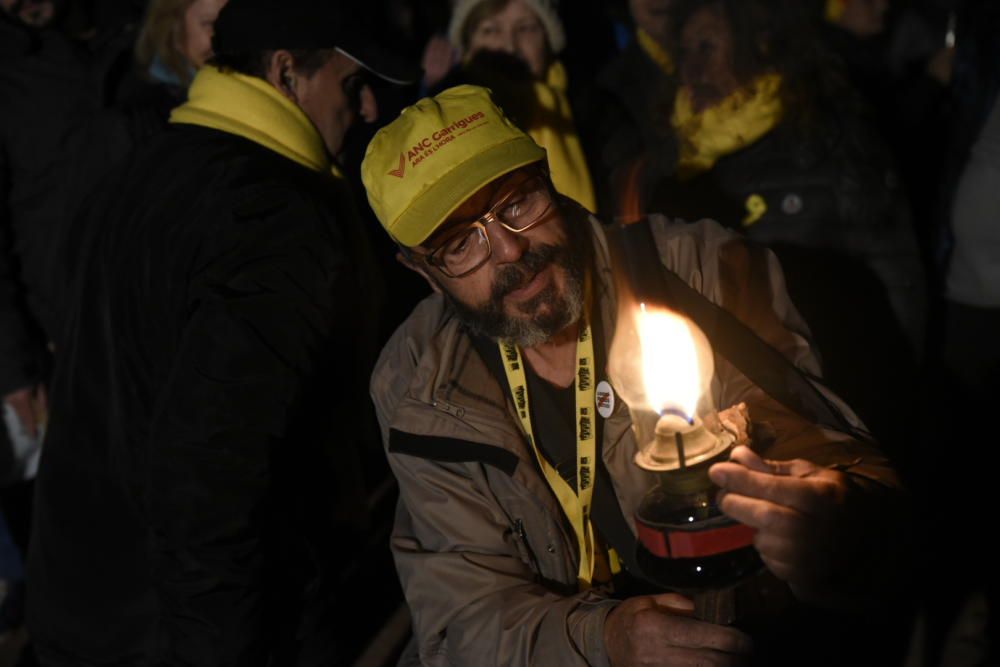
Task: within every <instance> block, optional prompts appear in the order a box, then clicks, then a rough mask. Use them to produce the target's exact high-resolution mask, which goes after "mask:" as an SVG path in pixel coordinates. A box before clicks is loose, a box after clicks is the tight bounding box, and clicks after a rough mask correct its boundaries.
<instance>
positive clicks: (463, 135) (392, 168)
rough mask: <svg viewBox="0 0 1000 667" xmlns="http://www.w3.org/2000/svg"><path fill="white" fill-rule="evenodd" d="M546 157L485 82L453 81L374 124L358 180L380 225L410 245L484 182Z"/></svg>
mask: <svg viewBox="0 0 1000 667" xmlns="http://www.w3.org/2000/svg"><path fill="white" fill-rule="evenodd" d="M544 159H545V150H544V149H542V148H541V147H539V146H538V144H536V143H535V142H534V141H533V140H532V139H531V137H529V136H528V135H526V134H525V133H524V132H522V131H521V130H519V129H517V128H516V127H515V126H514V124H513V123H511V122H510V121H509V120H507V119H506V118H505V117H504V115H503V113H502V112H501V111H500V109H498V108H497V106H496V105H495V104H494V103H493V100H491V99H490V93H489V91H488V90H487V89H486V88H480V87H478V86H456V87H455V88H449V89H448V90H446V91H444V92H443V93H441V94H440V95H437V96H436V97H433V98H424V99H422V100H420V101H419V102H417V103H416V104H414V105H413V106H411V107H407V108H405V109H403V111H402V113H401V114H400V115H399V118H397V119H396V120H394V121H393V122H391V123H389V124H388V125H386V126H385V127H383V128H382V129H381V130H379V131H378V133H376V135H375V138H374V139H372V141H371V143H370V144H368V150H367V151H365V159H364V161H363V162H362V163H361V180H362V181H363V182H364V184H365V190H366V191H367V193H368V202H369V203H370V204H371V207H372V210H374V211H375V215H376V216H377V217H378V219H379V222H381V223H382V226H383V227H385V230H386V231H387V232H389V235H390V236H391V237H392V238H393V239H394V240H395V241H396V242H397V243H399V244H401V245H404V246H407V247H413V246H417V245H420V244H421V243H423V242H424V241H425V240H426V239H427V237H429V236H430V235H431V233H433V232H434V230H435V229H437V227H438V226H439V225H440V224H441V223H442V222H444V221H445V220H446V219H447V218H448V216H449V215H451V213H452V212H453V211H454V210H455V209H457V208H458V207H459V206H460V205H461V204H462V203H463V202H464V201H465V200H467V199H468V198H469V197H471V196H472V195H474V194H475V193H476V192H477V191H478V190H479V189H480V188H482V187H483V186H484V185H486V184H487V183H490V182H491V181H493V180H495V179H496V178H499V177H500V176H503V175H504V174H507V173H509V172H511V171H513V170H515V169H517V168H518V167H523V166H525V165H527V164H531V163H533V162H539V161H540V160H544Z"/></svg>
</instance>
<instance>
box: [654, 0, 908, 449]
mask: <svg viewBox="0 0 1000 667" xmlns="http://www.w3.org/2000/svg"><path fill="white" fill-rule="evenodd" d="M674 19H675V22H674V25H675V29H676V31H677V38H676V41H675V43H676V45H677V54H678V57H677V60H678V72H679V75H680V80H681V81H680V88H679V92H678V95H677V99H676V103H675V107H674V112H673V116H672V119H671V124H672V125H673V126H674V129H675V132H676V134H677V140H678V146H679V158H678V163H677V169H676V171H675V173H674V175H673V176H672V177H671V178H669V179H667V180H665V181H664V182H661V183H660V185H659V186H658V187H657V190H656V193H655V198H654V203H653V204H652V205H651V207H650V208H649V210H655V211H660V210H662V211H665V212H667V213H668V214H670V215H673V216H676V217H680V218H683V219H686V220H692V221H693V220H698V219H700V218H702V217H712V218H715V219H717V220H719V221H720V222H723V223H724V224H726V225H727V226H730V227H732V228H735V229H739V230H741V231H742V232H743V233H744V234H745V235H746V236H747V237H748V238H749V239H750V240H752V241H754V242H757V243H760V244H764V245H767V246H768V247H769V248H771V249H772V250H774V251H775V253H776V254H777V256H778V258H779V259H780V260H781V263H782V266H783V268H784V270H785V275H786V277H787V281H788V288H789V292H790V294H791V297H792V300H793V301H794V302H795V305H796V307H798V308H799V310H800V312H801V313H802V315H803V317H804V318H805V320H806V322H807V323H808V324H809V326H810V329H811V330H812V333H813V335H814V336H815V340H816V343H817V347H818V348H819V350H820V353H821V354H822V356H823V362H824V363H823V369H824V377H825V378H826V380H827V381H828V382H829V384H830V385H831V387H833V388H834V389H835V391H838V392H839V393H841V394H842V395H844V396H846V397H847V399H848V400H850V401H851V402H852V404H853V405H855V406H856V407H857V409H858V412H859V413H860V415H861V417H862V418H863V419H865V421H866V423H867V424H868V425H869V427H870V428H872V430H873V432H875V434H876V435H877V436H879V437H880V438H881V439H882V441H883V442H884V443H885V444H886V446H887V448H889V449H890V450H891V451H892V452H893V454H895V455H897V456H899V455H903V448H904V447H906V446H907V445H906V443H907V437H908V428H909V426H908V425H909V424H910V423H912V420H910V419H908V418H907V410H908V409H909V403H908V400H909V399H910V397H911V396H912V394H910V392H913V391H915V386H916V384H915V381H914V380H915V376H916V373H917V367H918V363H919V361H920V360H921V359H922V354H923V338H924V326H925V322H924V319H925V313H924V310H925V301H926V296H925V293H924V274H923V267H922V264H921V259H920V253H919V250H918V245H917V241H916V236H915V233H914V230H913V228H912V224H911V219H910V213H909V207H908V205H907V202H906V200H905V196H904V193H903V189H902V186H901V183H900V181H899V178H898V176H897V172H896V170H895V168H894V164H893V161H892V159H891V156H890V155H889V152H888V149H887V148H886V147H885V144H884V142H883V141H882V140H881V138H880V137H879V136H878V134H877V133H876V132H875V131H874V130H873V128H872V127H871V126H869V125H868V124H866V123H865V121H864V118H863V116H862V114H861V113H860V112H859V111H858V109H859V105H858V104H857V103H856V102H855V97H854V95H853V93H852V91H851V89H850V88H849V87H848V86H847V85H846V83H845V82H844V81H843V79H842V77H840V76H838V70H837V69H836V67H835V61H834V60H832V56H831V55H830V54H829V52H828V51H826V50H825V48H824V47H823V44H822V41H821V40H818V39H816V38H815V36H814V32H813V31H812V26H813V24H812V23H811V21H810V16H809V14H808V12H807V11H806V9H805V8H798V9H796V8H793V7H789V6H788V5H786V4H784V3H781V2H776V1H774V0H748V1H744V0H738V1H733V0H676V2H675V4H674ZM910 453H911V452H906V454H910ZM901 464H902V463H901Z"/></svg>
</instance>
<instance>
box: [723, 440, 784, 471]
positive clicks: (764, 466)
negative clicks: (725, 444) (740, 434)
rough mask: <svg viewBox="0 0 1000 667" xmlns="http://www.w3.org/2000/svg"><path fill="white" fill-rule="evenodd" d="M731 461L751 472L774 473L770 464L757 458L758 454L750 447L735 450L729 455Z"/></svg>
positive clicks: (742, 446)
mask: <svg viewBox="0 0 1000 667" xmlns="http://www.w3.org/2000/svg"><path fill="white" fill-rule="evenodd" d="M729 460H730V461H735V462H736V463H739V464H741V465H743V466H746V467H747V468H750V470H756V471H757V472H774V469H773V468H772V467H771V466H770V465H769V464H768V462H767V461H765V460H764V459H762V458H760V457H759V456H757V452H755V451H753V450H752V449H750V448H749V447H746V446H744V445H740V446H739V447H736V448H735V449H733V451H732V453H731V454H730V455H729Z"/></svg>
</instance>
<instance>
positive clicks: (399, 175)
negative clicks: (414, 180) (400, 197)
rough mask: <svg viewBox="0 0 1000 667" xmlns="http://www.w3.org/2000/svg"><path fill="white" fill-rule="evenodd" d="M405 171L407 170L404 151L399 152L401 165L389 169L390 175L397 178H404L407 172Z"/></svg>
mask: <svg viewBox="0 0 1000 667" xmlns="http://www.w3.org/2000/svg"><path fill="white" fill-rule="evenodd" d="M405 171H406V155H404V154H403V153H400V154H399V166H398V167H396V168H395V169H390V170H389V175H390V176H395V177H396V178H402V177H403V172H405Z"/></svg>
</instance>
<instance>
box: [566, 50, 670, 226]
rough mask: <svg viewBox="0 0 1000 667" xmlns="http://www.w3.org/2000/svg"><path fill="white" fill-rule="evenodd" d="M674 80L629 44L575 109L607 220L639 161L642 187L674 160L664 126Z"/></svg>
mask: <svg viewBox="0 0 1000 667" xmlns="http://www.w3.org/2000/svg"><path fill="white" fill-rule="evenodd" d="M676 86H677V84H676V80H675V79H674V77H671V76H667V75H666V74H665V73H664V72H663V70H662V69H660V67H659V66H658V65H657V64H656V63H654V62H653V61H652V60H651V59H650V58H649V56H647V55H646V53H645V52H644V51H643V50H642V48H641V47H640V46H639V44H638V42H637V41H636V40H634V39H633V40H632V41H631V42H630V43H629V45H628V46H627V47H625V50H624V51H622V52H621V53H620V54H619V55H618V56H617V57H616V58H615V59H614V60H612V61H611V62H610V63H608V64H607V66H605V67H604V69H602V70H601V72H600V73H599V74H598V75H597V78H596V80H595V82H594V83H593V84H592V85H591V86H590V88H589V89H588V91H587V92H586V94H585V95H584V99H583V101H581V103H579V104H578V105H577V109H579V112H578V113H577V125H578V126H579V128H580V139H581V140H582V141H583V145H584V149H585V150H586V151H587V160H588V161H589V163H590V173H592V174H594V187H595V188H596V190H597V201H598V210H599V211H600V213H601V214H602V216H603V219H605V220H608V221H611V220H613V218H614V217H615V216H619V215H621V214H622V211H621V210H619V209H620V204H621V201H620V200H621V196H620V195H621V192H620V190H621V188H622V187H623V183H624V182H625V181H626V180H627V178H628V176H627V171H628V169H629V168H630V167H631V166H632V165H633V164H634V163H635V162H636V160H640V159H641V160H642V161H643V170H642V173H643V178H644V183H643V184H642V185H641V186H640V187H648V184H650V183H654V182H656V181H658V180H661V179H663V178H665V177H666V176H668V175H669V174H670V173H672V171H673V166H674V162H675V160H676V159H677V146H676V141H675V139H674V136H673V128H671V127H670V114H671V111H672V110H673V103H674V95H675V94H676Z"/></svg>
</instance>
